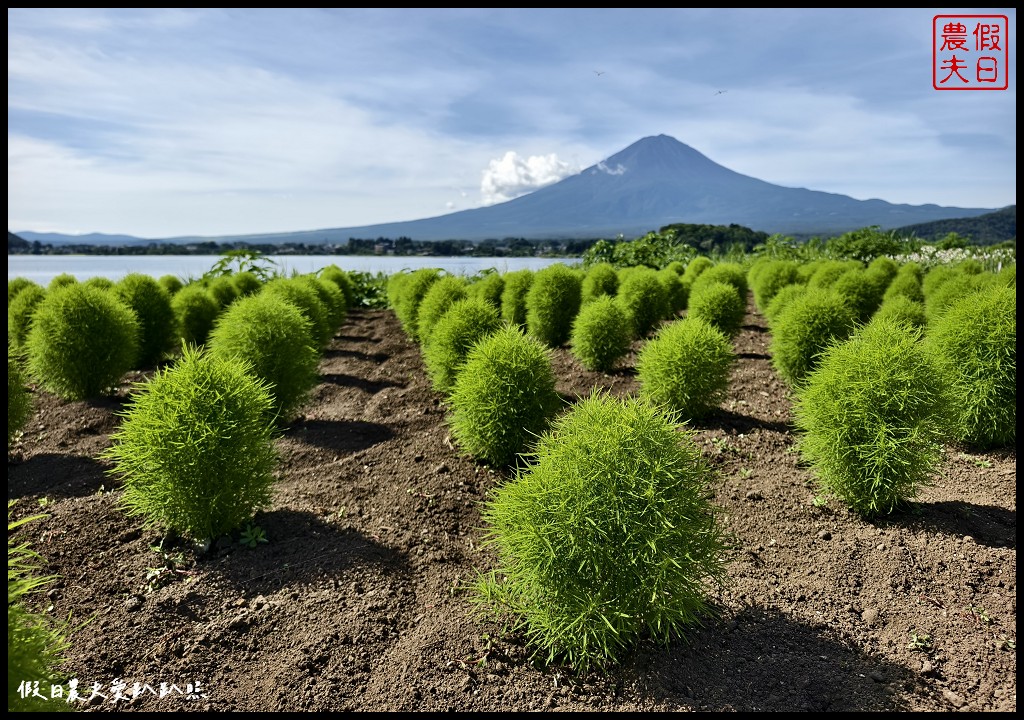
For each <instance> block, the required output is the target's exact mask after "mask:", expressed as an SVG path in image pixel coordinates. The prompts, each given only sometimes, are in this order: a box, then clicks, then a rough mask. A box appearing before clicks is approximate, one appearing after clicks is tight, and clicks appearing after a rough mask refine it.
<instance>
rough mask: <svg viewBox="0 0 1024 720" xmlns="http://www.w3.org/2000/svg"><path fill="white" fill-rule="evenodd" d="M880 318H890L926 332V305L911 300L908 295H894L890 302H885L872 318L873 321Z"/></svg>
mask: <svg viewBox="0 0 1024 720" xmlns="http://www.w3.org/2000/svg"><path fill="white" fill-rule="evenodd" d="M879 318H889V319H891V320H894V321H896V322H903V323H907V324H908V325H910V326H911V327H914V328H919V329H921V330H924V328H925V325H927V322H928V321H927V318H926V317H925V311H924V303H923V302H917V301H915V300H911V299H910V298H909V297H907V296H906V295H892V296H890V297H889V299H888V300H883V301H882V304H881V305H879V306H878V310H876V311H875V314H874V315H872V316H871V319H872V321H874V320H877V319H879Z"/></svg>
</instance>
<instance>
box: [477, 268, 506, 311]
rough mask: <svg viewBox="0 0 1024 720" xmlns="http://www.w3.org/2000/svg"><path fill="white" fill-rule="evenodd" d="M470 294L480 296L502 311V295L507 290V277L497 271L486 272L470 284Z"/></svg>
mask: <svg viewBox="0 0 1024 720" xmlns="http://www.w3.org/2000/svg"><path fill="white" fill-rule="evenodd" d="M468 290H469V296H470V297H478V298H480V299H481V300H484V301H486V302H488V303H490V304H491V306H492V307H493V308H494V309H495V310H497V311H498V312H499V313H500V312H501V296H502V293H504V291H505V278H504V277H502V275H501V273H499V272H497V271H488V272H485V273H484V274H483V275H482V276H480V277H479V278H477V279H476V280H474V281H473V282H472V283H470V285H469V288H468Z"/></svg>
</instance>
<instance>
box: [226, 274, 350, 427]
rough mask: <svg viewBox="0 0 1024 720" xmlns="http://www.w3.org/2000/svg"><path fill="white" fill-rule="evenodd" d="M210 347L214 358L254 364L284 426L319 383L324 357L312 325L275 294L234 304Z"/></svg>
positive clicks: (253, 370)
mask: <svg viewBox="0 0 1024 720" xmlns="http://www.w3.org/2000/svg"><path fill="white" fill-rule="evenodd" d="M335 289H336V290H337V288H335ZM337 292H338V293H339V294H340V293H341V290H337ZM207 347H208V349H209V352H210V354H211V355H213V356H214V357H219V358H224V359H229V358H231V357H235V358H239V359H242V360H246V361H247V362H249V364H250V365H251V366H252V372H253V373H254V374H255V375H256V377H257V378H259V379H260V380H261V381H263V382H264V383H265V384H266V385H267V388H268V390H269V391H270V393H271V395H272V396H273V398H274V407H273V412H274V414H275V420H276V422H277V423H278V424H279V425H283V424H285V423H288V422H290V421H291V420H292V419H293V417H294V415H295V411H296V410H298V409H299V408H300V407H301V406H302V405H303V403H305V402H306V400H307V399H308V398H309V393H310V392H311V391H312V389H313V388H314V387H316V384H317V382H318V381H319V377H320V376H319V373H318V369H319V364H320V353H319V352H318V350H317V348H316V347H314V345H313V342H312V333H311V332H310V321H309V319H308V318H307V317H306V316H305V315H303V314H302V312H301V311H300V310H299V309H298V308H297V307H296V306H295V305H293V304H292V303H290V302H288V301H287V300H286V299H285V298H284V297H282V296H280V295H276V294H274V293H257V294H256V295H247V296H245V297H243V298H240V299H239V300H236V301H235V302H233V303H232V304H231V307H229V308H228V309H227V310H225V311H224V312H223V313H221V315H220V317H219V318H218V319H217V324H216V325H215V326H214V328H213V332H211V333H210V339H209V342H208V343H207Z"/></svg>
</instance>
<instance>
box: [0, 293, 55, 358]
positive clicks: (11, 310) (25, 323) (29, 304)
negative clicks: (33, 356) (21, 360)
mask: <svg viewBox="0 0 1024 720" xmlns="http://www.w3.org/2000/svg"><path fill="white" fill-rule="evenodd" d="M44 297H46V290H44V289H43V288H42V286H40V285H36V284H35V283H32V284H31V285H28V286H26V287H24V288H23V289H22V290H21V291H20V292H19V293H18V294H17V295H15V296H14V299H13V300H11V301H10V302H9V303H8V304H7V342H8V344H9V345H12V346H13V347H14V349H15V350H16V351H18V352H22V351H23V350H24V349H25V341H26V340H27V339H28V331H29V330H30V329H31V327H32V314H33V313H34V312H35V311H36V307H37V306H38V305H39V303H40V301H41V300H42V299H43V298H44Z"/></svg>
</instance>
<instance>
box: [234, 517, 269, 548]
mask: <svg viewBox="0 0 1024 720" xmlns="http://www.w3.org/2000/svg"><path fill="white" fill-rule="evenodd" d="M239 542H240V543H241V544H242V545H248V546H249V547H251V548H254V547H256V546H257V545H259V544H260V543H265V542H267V534H266V533H265V532H264V531H263V528H261V527H260V526H259V525H253V524H252V523H249V524H248V525H246V526H245V530H243V531H242V539H241V540H239Z"/></svg>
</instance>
